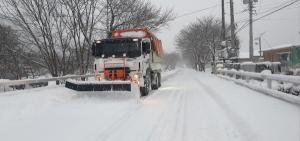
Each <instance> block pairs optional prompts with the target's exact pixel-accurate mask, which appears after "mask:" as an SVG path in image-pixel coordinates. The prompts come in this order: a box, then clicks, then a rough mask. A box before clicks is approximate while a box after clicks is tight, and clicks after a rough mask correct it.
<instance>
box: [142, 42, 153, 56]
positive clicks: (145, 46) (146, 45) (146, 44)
mask: <svg viewBox="0 0 300 141" xmlns="http://www.w3.org/2000/svg"><path fill="white" fill-rule="evenodd" d="M142 46H143V53H146V54H149V53H150V52H151V47H150V43H149V42H143V44H142Z"/></svg>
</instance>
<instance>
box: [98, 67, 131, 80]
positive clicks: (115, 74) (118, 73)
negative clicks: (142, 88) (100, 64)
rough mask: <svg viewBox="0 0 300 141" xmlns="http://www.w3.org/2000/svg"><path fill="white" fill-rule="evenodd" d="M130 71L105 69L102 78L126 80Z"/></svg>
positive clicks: (126, 69)
mask: <svg viewBox="0 0 300 141" xmlns="http://www.w3.org/2000/svg"><path fill="white" fill-rule="evenodd" d="M129 73H130V69H129V68H128V67H125V68H105V70H104V77H105V79H106V80H128V79H129V78H130V77H129Z"/></svg>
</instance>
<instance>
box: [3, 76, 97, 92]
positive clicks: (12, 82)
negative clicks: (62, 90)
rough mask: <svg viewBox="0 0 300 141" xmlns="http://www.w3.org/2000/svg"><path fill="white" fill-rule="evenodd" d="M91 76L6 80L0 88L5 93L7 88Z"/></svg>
mask: <svg viewBox="0 0 300 141" xmlns="http://www.w3.org/2000/svg"><path fill="white" fill-rule="evenodd" d="M93 76H94V74H87V75H69V76H62V77H52V78H43V79H25V80H8V81H2V82H0V88H4V91H5V88H6V87H9V86H17V85H29V84H37V83H43V82H50V81H65V80H67V79H79V78H87V77H93Z"/></svg>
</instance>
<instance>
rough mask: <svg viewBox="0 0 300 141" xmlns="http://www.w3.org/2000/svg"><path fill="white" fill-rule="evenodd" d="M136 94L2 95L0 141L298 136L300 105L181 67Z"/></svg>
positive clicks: (50, 90) (242, 140) (243, 140)
mask: <svg viewBox="0 0 300 141" xmlns="http://www.w3.org/2000/svg"><path fill="white" fill-rule="evenodd" d="M163 80H164V82H163V86H162V88H160V89H159V90H157V91H153V92H152V93H151V95H150V96H148V97H145V98H143V99H142V100H140V101H137V100H136V99H135V97H134V96H128V95H130V94H127V95H123V94H122V95H121V96H116V95H117V94H112V93H110V95H109V94H97V93H89V94H86V93H78V92H75V91H72V90H68V89H65V88H64V87H61V86H60V87H57V86H51V87H47V88H38V89H31V90H24V91H17V92H7V93H1V94H0V140H1V141H300V107H299V106H296V105H292V104H290V103H287V102H284V101H281V100H278V99H275V98H272V97H269V96H266V95H263V94H260V93H257V92H255V91H252V90H249V89H247V88H244V87H241V86H238V85H236V84H234V83H232V82H229V81H226V80H222V79H220V78H217V77H215V76H212V75H210V74H208V73H199V72H195V71H193V70H189V69H179V70H177V71H174V72H169V73H168V74H165V75H164V78H163Z"/></svg>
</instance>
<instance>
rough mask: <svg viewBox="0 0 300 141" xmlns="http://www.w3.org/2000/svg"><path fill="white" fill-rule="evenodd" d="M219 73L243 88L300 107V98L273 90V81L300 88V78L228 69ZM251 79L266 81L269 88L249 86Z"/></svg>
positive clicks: (220, 70)
mask: <svg viewBox="0 0 300 141" xmlns="http://www.w3.org/2000/svg"><path fill="white" fill-rule="evenodd" d="M217 73H218V74H219V75H223V76H224V77H223V78H225V79H229V80H232V81H234V82H236V83H237V84H241V85H243V86H246V87H248V88H251V89H254V90H257V91H259V92H262V93H265V94H268V95H271V96H273V97H276V98H279V99H282V100H285V101H289V102H292V103H296V104H298V105H300V97H297V96H293V95H290V94H287V93H283V92H281V91H279V90H278V89H276V90H275V89H272V82H273V81H277V82H279V83H288V84H293V85H294V86H300V76H290V75H281V74H261V73H254V72H244V71H233V70H227V69H218V70H217ZM226 74H227V75H228V76H227V75H226ZM230 76H233V78H229V77H230ZM236 76H239V77H236ZM238 79H239V80H238ZM251 79H253V80H264V81H265V82H266V83H267V87H265V88H264V87H261V86H255V85H252V84H249V82H250V80H251Z"/></svg>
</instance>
